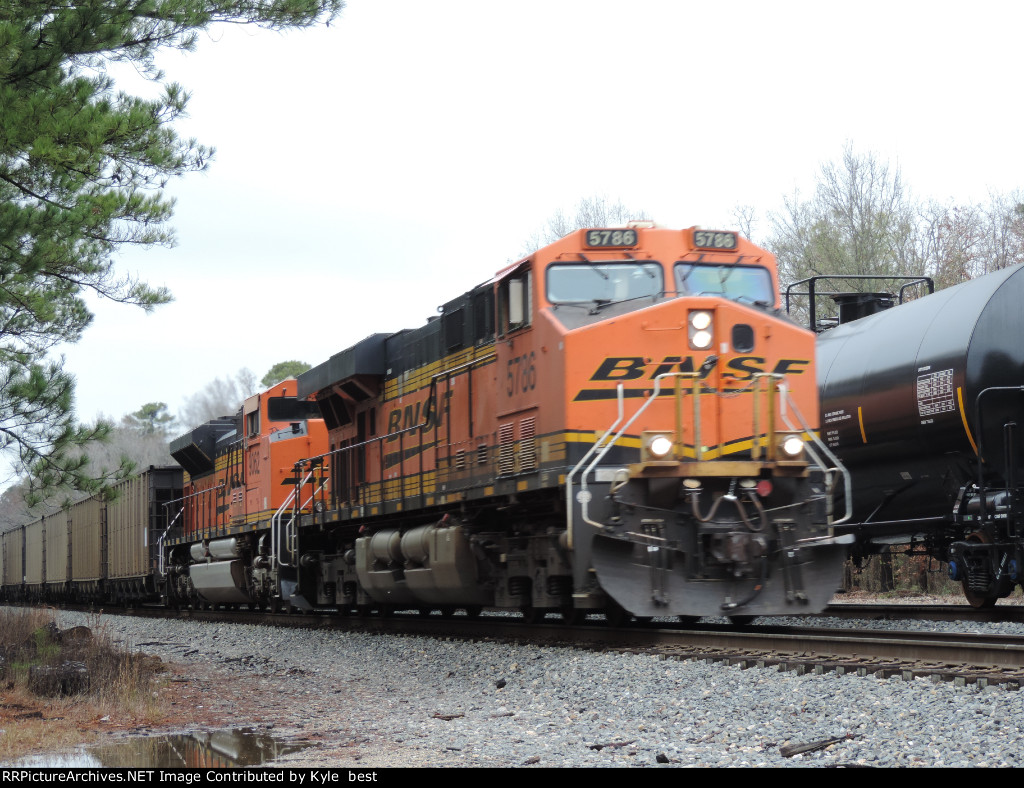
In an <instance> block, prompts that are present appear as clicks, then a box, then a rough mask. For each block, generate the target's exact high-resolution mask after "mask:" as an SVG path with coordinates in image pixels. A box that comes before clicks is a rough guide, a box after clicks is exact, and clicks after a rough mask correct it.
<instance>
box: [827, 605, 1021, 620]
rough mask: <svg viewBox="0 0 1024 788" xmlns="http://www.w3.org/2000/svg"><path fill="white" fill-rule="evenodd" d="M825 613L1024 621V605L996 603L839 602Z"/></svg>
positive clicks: (922, 618) (870, 618)
mask: <svg viewBox="0 0 1024 788" xmlns="http://www.w3.org/2000/svg"><path fill="white" fill-rule="evenodd" d="M821 615H822V616H831V617H834V618H863V619H868V620H874V621H899V620H903V619H917V620H920V621H977V622H984V623H994V622H1000V621H1007V622H1014V623H1021V622H1024V605H996V606H995V607H991V608H988V609H983V610H979V609H977V608H973V607H971V606H970V605H967V604H963V605H913V604H894V605H873V604H860V603H845V602H843V603H839V604H835V605H829V606H828V607H827V608H825V610H824V612H822V613H821Z"/></svg>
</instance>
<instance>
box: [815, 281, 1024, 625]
mask: <svg viewBox="0 0 1024 788" xmlns="http://www.w3.org/2000/svg"><path fill="white" fill-rule="evenodd" d="M851 299H853V300H858V301H860V302H861V306H860V307H858V309H859V310H860V311H859V312H854V314H853V315H852V316H853V317H857V319H853V320H850V321H847V322H843V323H842V324H841V325H839V326H837V327H835V328H831V329H829V330H826V331H824V332H823V333H822V334H821V335H820V337H819V340H818V376H819V384H820V387H821V403H822V404H821V407H822V436H823V437H824V439H825V441H826V443H828V445H829V446H830V448H831V449H832V450H833V451H834V452H835V453H836V454H838V455H839V457H840V458H841V460H842V461H843V463H844V464H845V465H846V467H847V468H848V470H849V471H850V473H851V475H852V497H851V500H850V506H851V509H852V512H853V516H852V518H851V520H850V521H849V522H848V523H846V524H844V525H842V526H840V529H839V530H841V531H847V532H849V533H850V534H853V535H855V536H856V537H857V542H856V545H855V547H854V548H853V557H854V558H855V559H857V560H859V559H861V558H863V557H865V556H867V555H871V554H873V553H878V552H880V551H882V550H885V549H887V548H888V547H889V546H890V545H905V546H907V547H908V549H909V550H910V551H911V552H918V553H924V554H927V555H928V556H931V557H933V558H935V559H937V560H939V561H943V562H946V563H947V564H948V571H949V574H950V577H951V578H952V579H954V580H957V581H960V582H961V583H962V584H963V589H964V593H965V595H966V597H967V600H968V602H969V603H970V604H971V605H973V606H975V607H990V606H991V605H993V604H995V602H996V600H997V599H999V598H1001V597H1005V596H1007V595H1008V594H1009V593H1010V592H1011V591H1012V590H1013V589H1014V588H1015V587H1016V586H1017V585H1019V584H1020V583H1021V582H1022V570H1024V486H1022V485H1024V467H1022V464H1024V439H1022V437H1024V436H1022V434H1021V426H1022V425H1024V418H1022V417H1024V343H1022V341H1021V338H1022V337H1024V309H1022V308H1021V305H1022V304H1024V268H1022V267H1020V266H1017V267H1013V268H1006V269H1003V270H999V271H995V272H993V273H989V274H986V275H984V276H981V277H978V278H977V279H974V280H971V281H968V282H965V283H963V284H960V285H957V286H955V287H950V288H948V289H945V290H941V291H939V292H936V293H934V294H931V295H926V296H924V297H922V298H918V299H916V300H914V301H911V302H909V303H905V304H902V305H899V306H893V307H892V308H879V307H888V306H890V305H891V303H892V300H891V299H885V298H884V296H883V298H882V299H881V300H879V299H873V298H872V297H871V296H870V295H865V294H858V295H856V296H853V295H852V294H848V295H844V296H841V298H840V300H843V301H845V302H846V303H851ZM876 310H877V311H876ZM865 311H866V312H873V314H866V315H864V316H860V317H858V315H859V314H862V313H863V312H865Z"/></svg>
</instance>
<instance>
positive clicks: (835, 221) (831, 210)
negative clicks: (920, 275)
mask: <svg viewBox="0 0 1024 788" xmlns="http://www.w3.org/2000/svg"><path fill="white" fill-rule="evenodd" d="M769 222H770V224H771V235H770V238H769V240H768V247H769V248H770V249H771V250H772V251H773V252H774V253H775V256H776V257H777V258H778V261H779V268H780V274H781V278H782V280H783V282H793V281H796V280H799V279H804V278H806V277H809V276H814V275H821V274H836V273H844V274H859V275H872V274H877V275H879V276H893V275H902V274H907V273H908V272H913V269H914V268H919V267H920V259H919V258H918V256H917V245H916V217H915V206H914V204H913V202H912V201H911V199H910V197H909V195H908V194H907V192H906V190H905V189H904V187H903V179H902V177H901V175H900V172H899V170H898V169H896V170H890V168H889V166H888V164H885V163H883V162H882V161H880V160H879V159H877V158H876V157H875V156H874V155H872V154H866V155H860V154H857V153H855V152H854V151H853V149H852V147H851V146H849V145H847V146H846V148H845V150H844V151H843V156H842V160H841V161H840V162H838V163H835V162H833V163H829V164H825V165H824V166H823V167H822V168H821V173H820V177H819V180H818V184H817V187H816V189H815V193H814V196H813V197H812V198H811V199H810V200H802V199H801V198H800V195H799V192H797V193H794V194H793V196H791V197H788V198H785V200H784V209H783V211H782V212H781V213H778V214H769ZM876 286H877V285H872V284H871V283H870V282H868V283H864V284H863V285H861V287H859V288H854V289H869V288H873V287H876Z"/></svg>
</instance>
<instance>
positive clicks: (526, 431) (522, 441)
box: [519, 416, 537, 473]
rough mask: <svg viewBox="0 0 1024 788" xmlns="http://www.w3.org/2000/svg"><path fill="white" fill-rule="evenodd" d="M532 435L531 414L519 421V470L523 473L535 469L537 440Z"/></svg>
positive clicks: (533, 428) (532, 422) (532, 423)
mask: <svg viewBox="0 0 1024 788" xmlns="http://www.w3.org/2000/svg"><path fill="white" fill-rule="evenodd" d="M534 435H535V425H534V418H533V417H532V416H531V417H530V418H528V419H523V420H522V421H521V422H519V470H520V471H521V472H523V473H526V472H528V471H535V470H537V442H536V441H535V440H534Z"/></svg>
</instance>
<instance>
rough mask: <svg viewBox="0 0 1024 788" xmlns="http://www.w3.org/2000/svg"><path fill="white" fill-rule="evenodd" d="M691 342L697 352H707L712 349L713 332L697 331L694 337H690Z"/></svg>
mask: <svg viewBox="0 0 1024 788" xmlns="http://www.w3.org/2000/svg"><path fill="white" fill-rule="evenodd" d="M690 342H691V343H692V344H693V346H694V347H695V348H696V349H697V350H706V349H707V348H709V347H711V332H710V331H695V332H693V336H692V337H690Z"/></svg>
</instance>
